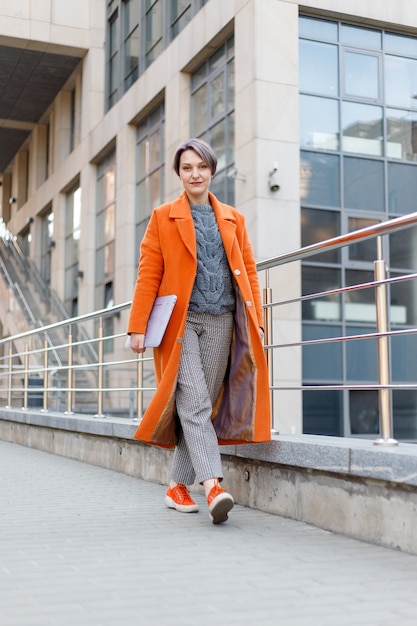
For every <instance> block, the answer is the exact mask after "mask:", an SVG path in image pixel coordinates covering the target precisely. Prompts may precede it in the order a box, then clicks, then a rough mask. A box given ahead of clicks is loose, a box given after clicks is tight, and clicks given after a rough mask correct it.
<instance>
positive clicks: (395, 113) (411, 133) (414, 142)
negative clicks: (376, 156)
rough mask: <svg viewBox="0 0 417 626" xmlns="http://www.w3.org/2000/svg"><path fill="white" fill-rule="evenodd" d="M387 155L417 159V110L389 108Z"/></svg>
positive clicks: (410, 159) (406, 159) (393, 157)
mask: <svg viewBox="0 0 417 626" xmlns="http://www.w3.org/2000/svg"><path fill="white" fill-rule="evenodd" d="M386 115H387V157H388V158H391V159H403V160H404V161H417V112H413V111H401V110H399V109H387V113H386Z"/></svg>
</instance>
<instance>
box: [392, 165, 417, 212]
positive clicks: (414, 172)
mask: <svg viewBox="0 0 417 626" xmlns="http://www.w3.org/2000/svg"><path fill="white" fill-rule="evenodd" d="M388 201H389V211H390V212H391V213H412V212H414V211H415V210H416V204H417V167H416V166H414V165H405V164H404V163H388Z"/></svg>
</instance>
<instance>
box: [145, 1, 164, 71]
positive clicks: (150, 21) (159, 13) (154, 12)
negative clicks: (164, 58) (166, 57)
mask: <svg viewBox="0 0 417 626" xmlns="http://www.w3.org/2000/svg"><path fill="white" fill-rule="evenodd" d="M163 9H164V7H163V2H162V0H153V1H152V0H146V15H145V32H146V40H145V41H146V43H145V46H146V48H145V57H146V66H147V67H148V66H149V65H150V64H151V63H152V62H153V61H155V59H156V57H157V56H158V55H159V54H160V53H161V52H162V50H163V40H162V35H163V17H164V14H163Z"/></svg>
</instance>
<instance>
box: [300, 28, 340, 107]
mask: <svg viewBox="0 0 417 626" xmlns="http://www.w3.org/2000/svg"><path fill="white" fill-rule="evenodd" d="M337 65H338V50H337V47H336V46H333V45H331V44H327V43H318V42H316V41H306V40H303V39H302V40H301V41H300V90H301V91H310V92H312V93H319V94H322V95H324V96H337V95H338V93H339V87H338V83H339V81H338V67H337ZM317 68H320V71H319V72H318V71H317Z"/></svg>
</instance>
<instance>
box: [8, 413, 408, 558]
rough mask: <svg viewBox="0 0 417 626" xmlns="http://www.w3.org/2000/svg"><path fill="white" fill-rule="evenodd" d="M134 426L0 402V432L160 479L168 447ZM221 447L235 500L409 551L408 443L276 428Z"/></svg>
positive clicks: (36, 445) (166, 465)
mask: <svg viewBox="0 0 417 626" xmlns="http://www.w3.org/2000/svg"><path fill="white" fill-rule="evenodd" d="M136 426H137V424H136V423H135V422H132V421H130V420H127V419H118V418H94V417H90V416H84V415H83V416H80V415H63V414H61V413H49V412H48V413H43V412H41V411H35V410H28V411H23V410H15V409H0V439H3V440H6V441H12V442H14V443H18V444H21V445H26V446H29V447H34V448H39V449H42V450H45V451H47V452H51V453H53V454H60V455H63V456H67V457H69V458H73V459H77V460H80V461H83V462H86V463H92V464H95V465H100V466H102V467H106V468H109V469H113V470H116V471H120V472H124V473H126V474H129V475H131V476H137V477H139V478H143V479H145V480H151V481H157V482H160V483H167V482H168V472H169V469H170V464H171V455H172V451H170V450H162V449H159V448H155V447H153V446H147V445H145V444H142V443H141V442H138V441H136V440H133V439H132V437H133V433H134V431H135V429H136ZM222 457H223V465H224V470H225V483H226V484H227V487H228V488H229V489H230V490H231V491H232V493H233V495H234V497H235V500H236V502H238V503H239V504H243V505H245V506H249V507H252V508H256V509H259V510H262V511H267V512H270V513H274V514H278V515H282V516H284V517H290V518H292V519H296V520H300V521H304V522H307V523H309V524H313V525H316V526H320V527H321V528H324V529H327V530H330V531H333V532H338V533H341V534H345V535H348V536H351V537H354V538H356V539H361V540H364V541H367V542H372V543H376V544H378V545H383V546H386V547H390V548H397V549H401V550H404V551H407V552H412V553H414V554H417V536H416V533H415V526H416V523H417V446H415V445H414V444H401V445H399V446H397V447H379V446H375V445H373V442H372V441H367V440H358V439H340V438H333V437H319V436H311V435H278V436H274V438H273V440H272V441H271V442H270V443H268V444H256V445H242V446H223V447H222ZM193 489H194V490H201V487H199V486H194V487H193Z"/></svg>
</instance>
